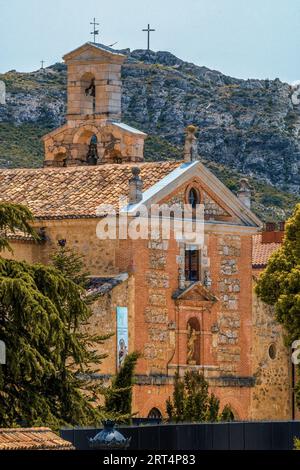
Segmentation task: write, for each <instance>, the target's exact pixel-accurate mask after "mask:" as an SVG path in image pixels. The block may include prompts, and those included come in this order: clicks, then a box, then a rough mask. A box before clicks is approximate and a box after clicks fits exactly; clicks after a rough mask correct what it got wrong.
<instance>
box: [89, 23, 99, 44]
mask: <svg viewBox="0 0 300 470" xmlns="http://www.w3.org/2000/svg"><path fill="white" fill-rule="evenodd" d="M90 24H91V25H93V26H94V31H92V32H91V34H92V35H93V36H94V44H95V43H96V36H98V34H99V29H96V26H99V25H100V23H96V18H94V21H92V22H91V23H90Z"/></svg>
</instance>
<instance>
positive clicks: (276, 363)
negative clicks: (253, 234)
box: [250, 272, 292, 420]
mask: <svg viewBox="0 0 300 470" xmlns="http://www.w3.org/2000/svg"><path fill="white" fill-rule="evenodd" d="M255 275H256V276H257V273H256V272H255ZM271 345H273V346H272V347H273V348H274V349H273V350H274V351H275V357H273V358H271V357H270V354H269V348H270V346H271ZM252 360H253V363H252V366H253V375H254V376H255V377H256V385H255V388H254V389H253V390H252V396H251V416H250V417H251V418H252V419H256V420H261V419H265V420H274V419H275V420H277V419H278V420H281V419H283V420H284V419H292V415H291V413H292V405H291V398H292V390H291V384H292V378H291V358H290V354H289V351H288V349H287V348H286V347H285V346H284V341H283V329H282V327H281V326H280V325H279V324H278V323H277V322H276V319H275V314H274V310H273V308H271V307H269V306H267V305H266V304H264V303H263V302H261V301H260V300H259V299H258V298H257V297H256V295H255V293H253V344H252Z"/></svg>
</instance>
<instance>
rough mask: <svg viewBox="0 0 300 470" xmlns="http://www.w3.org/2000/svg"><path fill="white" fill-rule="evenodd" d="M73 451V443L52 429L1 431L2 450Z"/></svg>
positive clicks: (0, 443) (12, 429)
mask: <svg viewBox="0 0 300 470" xmlns="http://www.w3.org/2000/svg"><path fill="white" fill-rule="evenodd" d="M51 449H52V450H68V449H69V450H72V449H73V446H72V444H71V442H68V441H65V440H63V439H62V438H61V437H59V436H57V435H56V434H55V433H54V432H53V431H51V429H50V428H10V429H0V450H51Z"/></svg>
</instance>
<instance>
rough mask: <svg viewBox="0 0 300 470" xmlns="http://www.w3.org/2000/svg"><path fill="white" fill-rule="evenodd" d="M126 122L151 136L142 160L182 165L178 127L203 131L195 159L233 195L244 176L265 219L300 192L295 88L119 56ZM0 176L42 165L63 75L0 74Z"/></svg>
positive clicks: (144, 55) (58, 69)
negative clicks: (3, 92)
mask: <svg viewBox="0 0 300 470" xmlns="http://www.w3.org/2000/svg"><path fill="white" fill-rule="evenodd" d="M120 52H123V53H126V55H127V60H126V62H125V64H124V66H123V69H122V80H123V97H122V113H123V118H122V120H123V121H124V122H125V123H127V124H129V125H132V126H134V127H137V128H139V129H141V130H142V131H144V132H147V133H148V134H149V138H148V139H147V140H146V146H145V158H146V159H147V160H164V159H173V158H176V159H179V158H181V156H182V147H183V142H184V128H185V127H186V125H188V124H191V123H192V124H194V125H196V126H197V127H198V128H199V131H198V141H199V143H198V146H199V154H200V155H201V158H202V159H203V161H204V162H205V164H207V166H208V167H209V168H210V169H212V171H214V172H215V173H216V174H217V176H218V177H220V178H221V179H223V181H224V182H225V184H227V185H228V186H229V187H230V189H232V190H236V189H237V184H238V183H237V182H238V179H239V177H240V176H241V175H246V176H248V177H249V178H250V180H251V183H252V184H253V186H254V188H255V195H254V207H255V209H256V212H257V213H258V214H259V215H260V216H262V217H263V218H264V219H265V220H266V219H269V218H271V219H283V218H285V217H286V216H288V215H289V213H290V210H291V208H292V206H293V204H294V203H295V202H296V201H297V200H299V192H300V143H299V130H300V106H299V105H294V104H293V102H292V100H291V96H292V93H293V88H292V87H291V86H290V85H289V84H287V83H282V82H280V80H279V79H276V80H258V79H249V80H243V79H237V78H232V77H229V76H227V75H224V74H222V73H221V72H218V71H216V70H210V69H209V68H207V67H204V66H198V65H195V64H193V63H189V62H185V61H183V60H181V59H179V58H177V57H176V56H175V55H173V54H171V53H170V52H167V51H159V52H152V51H150V52H148V51H145V50H134V51H132V52H130V51H129V50H128V49H126V50H121V51H120ZM0 80H4V82H5V83H6V88H7V104H6V105H5V106H0V167H2V168H12V167H18V166H25V167H26V166H33V167H36V166H40V165H41V164H42V159H43V149H42V145H41V142H40V141H39V139H40V137H41V136H42V135H43V134H45V133H46V132H48V131H50V130H52V129H54V128H56V127H58V126H60V125H62V124H63V122H64V115H65V111H66V67H65V65H64V64H62V63H57V64H54V65H52V66H49V67H47V68H45V69H40V70H37V71H35V72H30V73H21V72H16V71H9V72H7V73H6V74H1V75H0Z"/></svg>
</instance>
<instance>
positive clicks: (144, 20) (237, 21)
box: [0, 0, 300, 83]
mask: <svg viewBox="0 0 300 470" xmlns="http://www.w3.org/2000/svg"><path fill="white" fill-rule="evenodd" d="M94 17H96V19H97V20H98V22H99V23H100V27H99V28H100V36H99V39H98V42H102V43H103V44H106V45H110V44H112V43H114V42H116V41H117V44H116V45H115V46H114V47H115V48H118V49H124V48H130V49H131V50H133V49H145V48H146V45H147V34H146V33H144V32H142V29H143V28H146V27H147V24H148V23H150V24H151V27H153V28H155V29H156V31H155V32H154V33H152V37H151V49H152V50H154V51H170V52H172V53H173V54H175V55H176V56H177V57H179V58H181V59H183V60H186V61H189V62H193V63H195V64H197V65H205V66H206V67H209V68H212V69H215V70H219V71H221V72H223V73H225V74H226V75H230V76H232V77H237V78H244V79H247V78H261V79H265V78H270V79H274V78H277V77H278V78H280V79H281V80H283V81H287V82H289V83H292V82H294V81H298V80H300V54H299V52H300V47H299V46H300V0H108V1H107V0H106V1H103V0H0V72H6V71H8V70H12V69H16V70H18V71H22V72H24V71H33V70H37V69H38V68H39V67H40V61H41V60H42V59H43V60H44V61H45V62H46V66H47V65H51V64H53V63H55V62H60V61H61V60H62V56H63V55H64V54H65V53H66V52H69V51H71V50H73V49H75V48H76V47H78V46H80V45H81V44H83V43H85V42H87V41H89V40H92V36H91V35H90V31H91V30H92V26H91V25H90V22H91V21H92V20H93V18H94Z"/></svg>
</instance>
